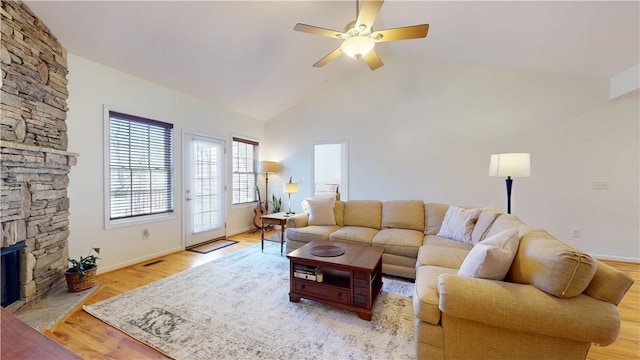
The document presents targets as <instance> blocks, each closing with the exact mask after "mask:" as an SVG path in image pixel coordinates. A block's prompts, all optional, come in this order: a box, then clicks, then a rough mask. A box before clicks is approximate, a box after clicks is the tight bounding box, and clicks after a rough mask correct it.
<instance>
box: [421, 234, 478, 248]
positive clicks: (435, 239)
mask: <svg viewBox="0 0 640 360" xmlns="http://www.w3.org/2000/svg"><path fill="white" fill-rule="evenodd" d="M422 244H423V245H435V246H444V247H448V248H454V249H464V250H471V249H472V248H473V245H471V244H467V243H463V242H460V241H456V240H452V239H448V238H443V237H441V236H438V235H426V236H425V237H424V240H423V241H422Z"/></svg>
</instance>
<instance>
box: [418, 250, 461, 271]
mask: <svg viewBox="0 0 640 360" xmlns="http://www.w3.org/2000/svg"><path fill="white" fill-rule="evenodd" d="M469 251H470V250H469V249H458V248H451V247H447V246H438V245H423V246H421V247H420V250H418V258H417V260H416V267H420V266H422V265H433V266H440V267H444V268H449V269H459V268H460V266H461V265H462V262H463V261H464V259H465V258H466V257H467V254H469Z"/></svg>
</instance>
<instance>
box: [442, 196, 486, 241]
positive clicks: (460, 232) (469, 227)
mask: <svg viewBox="0 0 640 360" xmlns="http://www.w3.org/2000/svg"><path fill="white" fill-rule="evenodd" d="M481 212H482V209H467V210H465V209H463V208H459V207H457V206H453V205H451V206H449V209H448V210H447V212H446V214H444V220H443V221H442V227H440V231H438V236H442V237H446V238H449V239H453V240H457V241H462V242H465V243H469V244H471V233H472V232H473V227H474V226H475V225H476V221H478V217H479V216H480V213H481Z"/></svg>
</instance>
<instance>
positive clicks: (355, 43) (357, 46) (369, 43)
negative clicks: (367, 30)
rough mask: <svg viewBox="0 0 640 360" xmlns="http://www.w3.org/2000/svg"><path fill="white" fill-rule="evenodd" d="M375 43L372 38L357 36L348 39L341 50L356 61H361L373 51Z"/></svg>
mask: <svg viewBox="0 0 640 360" xmlns="http://www.w3.org/2000/svg"><path fill="white" fill-rule="evenodd" d="M374 45H375V42H374V41H373V39H372V38H370V37H368V36H365V35H357V36H353V37H350V38H348V39H346V40H345V41H344V42H343V43H342V45H341V46H340V49H341V50H342V52H343V53H345V54H347V55H348V56H350V57H352V58H354V59H360V58H361V57H363V56H365V55H367V54H368V53H369V51H371V50H372V49H373V46H374Z"/></svg>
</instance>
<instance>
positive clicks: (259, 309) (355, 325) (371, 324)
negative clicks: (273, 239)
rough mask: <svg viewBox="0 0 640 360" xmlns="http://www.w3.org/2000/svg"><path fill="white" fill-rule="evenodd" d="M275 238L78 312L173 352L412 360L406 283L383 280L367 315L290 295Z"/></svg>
mask: <svg viewBox="0 0 640 360" xmlns="http://www.w3.org/2000/svg"><path fill="white" fill-rule="evenodd" d="M279 252H280V247H279V244H274V243H270V244H268V245H267V244H265V251H264V253H261V252H260V245H259V244H258V245H256V246H252V247H250V248H248V249H246V250H242V251H240V252H236V253H233V254H231V255H228V256H225V257H224V258H221V259H219V260H216V261H213V262H210V263H207V264H204V265H201V266H198V267H195V268H193V269H189V270H187V271H184V272H181V273H178V274H175V275H173V276H170V277H168V278H165V279H162V280H159V281H156V282H154V283H151V284H148V285H146V286H143V287H140V288H138V289H135V290H132V291H129V292H127V293H124V294H120V295H117V296H114V297H112V298H110V299H107V300H104V301H102V302H99V303H96V304H93V305H89V306H85V307H84V310H85V311H87V312H88V313H90V314H92V315H93V316H95V317H97V318H99V319H101V320H102V321H104V322H106V323H108V324H110V325H111V326H114V327H116V328H118V329H120V330H122V331H124V332H125V333H127V334H128V335H130V336H131V337H133V338H135V339H138V340H139V341H142V342H144V343H145V344H148V345H149V346H151V347H153V348H155V349H157V350H158V351H160V352H162V353H164V354H165V355H167V356H170V357H172V358H175V359H185V360H186V359H414V358H415V352H416V340H415V336H414V320H413V319H414V317H413V310H412V302H411V295H412V294H413V284H412V283H411V282H408V281H404V280H402V279H397V278H391V277H383V281H384V286H383V289H382V292H381V293H380V295H379V296H378V298H377V300H376V302H375V304H374V309H373V319H372V321H366V320H362V319H360V318H359V317H358V315H357V314H356V313H354V312H350V311H346V310H342V309H337V308H334V307H331V306H328V305H324V304H321V303H317V302H314V301H310V300H306V299H302V300H300V302H299V303H292V302H290V301H289V295H288V294H289V262H288V259H287V258H286V256H280V254H279Z"/></svg>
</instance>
